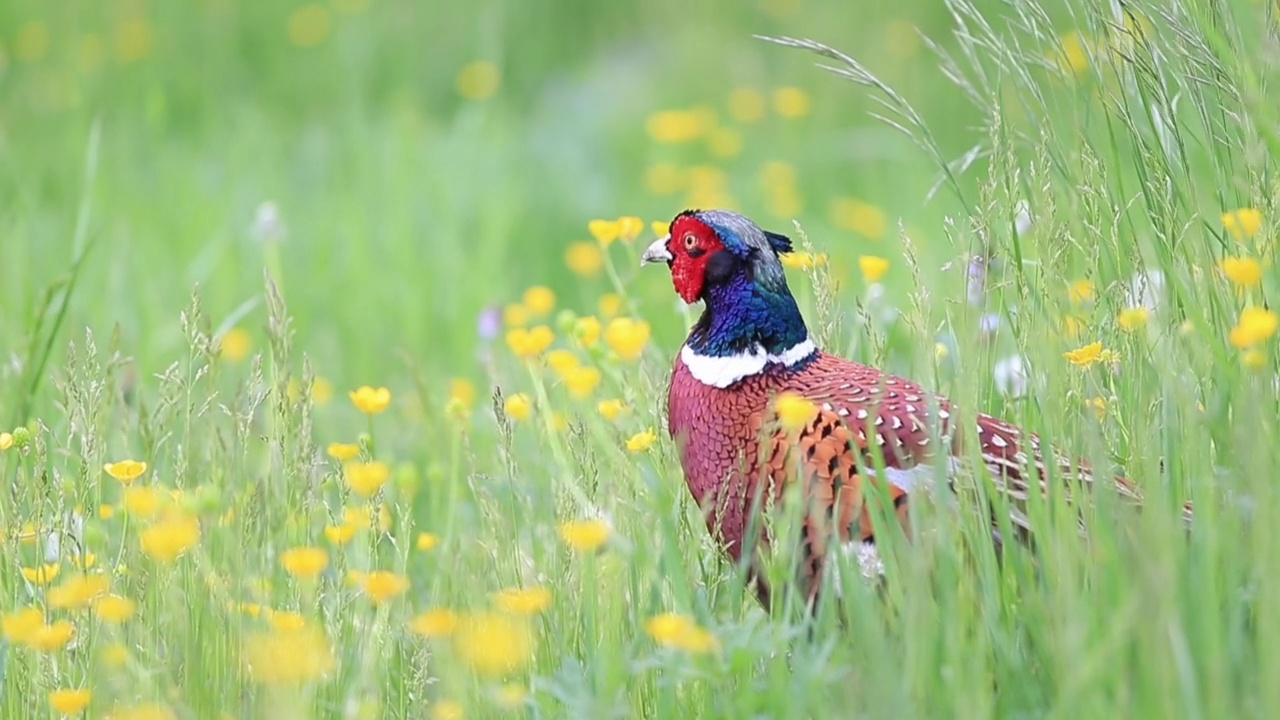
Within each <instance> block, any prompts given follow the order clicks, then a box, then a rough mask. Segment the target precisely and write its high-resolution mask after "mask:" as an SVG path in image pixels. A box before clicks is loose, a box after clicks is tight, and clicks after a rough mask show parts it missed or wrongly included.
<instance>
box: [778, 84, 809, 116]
mask: <svg viewBox="0 0 1280 720" xmlns="http://www.w3.org/2000/svg"><path fill="white" fill-rule="evenodd" d="M809 104H810V103H809V94H808V93H806V92H805V91H804V90H801V89H800V88H797V87H780V88H778V89H777V90H774V91H773V111H774V112H776V113H778V115H779V116H780V117H784V118H788V119H796V118H802V117H804V116H805V115H808V114H809Z"/></svg>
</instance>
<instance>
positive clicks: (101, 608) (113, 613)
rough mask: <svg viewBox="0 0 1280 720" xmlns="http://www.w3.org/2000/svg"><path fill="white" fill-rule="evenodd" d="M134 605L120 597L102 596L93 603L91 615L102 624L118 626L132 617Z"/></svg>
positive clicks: (125, 598) (127, 599)
mask: <svg viewBox="0 0 1280 720" xmlns="http://www.w3.org/2000/svg"><path fill="white" fill-rule="evenodd" d="M135 608H136V605H135V604H134V602H133V601H132V600H130V599H129V598H127V597H123V596H121V595H104V596H102V597H100V598H98V599H97V600H96V601H94V603H93V614H94V615H96V616H97V618H98V620H100V621H102V622H104V623H113V624H118V623H122V622H124V621H126V620H128V619H129V618H131V617H133V612H134V609H135Z"/></svg>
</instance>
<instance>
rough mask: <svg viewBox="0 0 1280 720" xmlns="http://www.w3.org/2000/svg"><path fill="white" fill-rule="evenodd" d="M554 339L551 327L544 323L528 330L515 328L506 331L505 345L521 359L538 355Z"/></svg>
mask: <svg viewBox="0 0 1280 720" xmlns="http://www.w3.org/2000/svg"><path fill="white" fill-rule="evenodd" d="M555 341H556V336H555V333H553V332H551V328H549V327H547V326H546V325H538V326H537V327H533V328H529V329H528V330H526V329H524V328H516V329H514V330H509V331H508V332H507V347H509V348H511V352H512V353H513V354H514V355H515V356H516V357H518V358H521V359H523V360H531V359H533V358H536V357H538V356H539V355H541V354H542V353H543V352H545V351H546V349H547V348H549V347H551V343H553V342H555Z"/></svg>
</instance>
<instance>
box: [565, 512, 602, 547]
mask: <svg viewBox="0 0 1280 720" xmlns="http://www.w3.org/2000/svg"><path fill="white" fill-rule="evenodd" d="M611 534H612V529H611V528H610V527H609V523H607V522H605V521H604V520H601V519H600V518H592V519H589V520H569V521H568V522H564V523H561V524H560V539H561V540H563V541H564V543H565V544H566V545H568V546H569V547H570V548H571V549H573V550H576V551H578V552H583V553H589V552H595V551H596V550H598V549H600V546H602V545H604V544H605V542H606V541H608V539H609V535H611Z"/></svg>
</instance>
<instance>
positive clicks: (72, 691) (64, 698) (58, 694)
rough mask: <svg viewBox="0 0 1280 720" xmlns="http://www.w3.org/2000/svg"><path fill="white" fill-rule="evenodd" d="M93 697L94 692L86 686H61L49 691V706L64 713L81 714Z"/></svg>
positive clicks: (57, 711)
mask: <svg viewBox="0 0 1280 720" xmlns="http://www.w3.org/2000/svg"><path fill="white" fill-rule="evenodd" d="M92 698H93V693H91V692H89V690H87V689H85V688H61V689H58V690H54V691H53V692H51V693H49V707H50V708H52V709H53V711H54V712H56V713H61V714H63V715H79V714H80V713H82V712H84V709H85V708H87V707H89V700H91V699H92Z"/></svg>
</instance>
